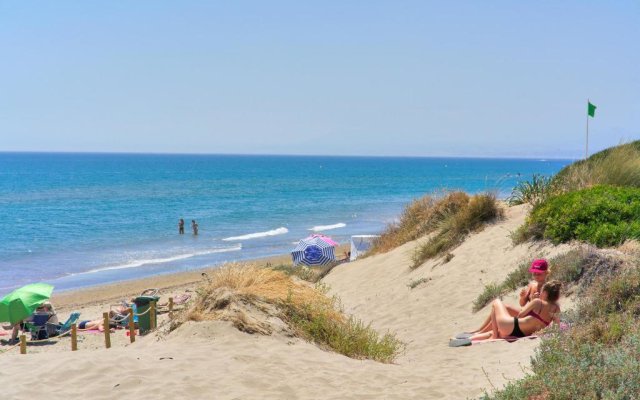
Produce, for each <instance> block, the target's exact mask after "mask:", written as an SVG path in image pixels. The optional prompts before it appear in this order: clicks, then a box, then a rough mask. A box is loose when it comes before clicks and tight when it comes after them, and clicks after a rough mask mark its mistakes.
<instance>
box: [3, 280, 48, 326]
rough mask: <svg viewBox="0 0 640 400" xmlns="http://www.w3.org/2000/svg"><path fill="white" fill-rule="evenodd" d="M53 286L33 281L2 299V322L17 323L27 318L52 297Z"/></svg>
mask: <svg viewBox="0 0 640 400" xmlns="http://www.w3.org/2000/svg"><path fill="white" fill-rule="evenodd" d="M52 291H53V286H51V285H47V284H46V283H32V284H29V285H26V286H23V287H21V288H19V289H16V290H14V291H13V292H11V293H9V294H8V295H6V296H4V298H3V299H2V300H0V322H9V323H10V324H12V325H13V324H16V323H18V322H20V321H22V320H23V319H25V318H27V317H28V316H30V315H31V314H33V312H34V311H35V310H36V308H38V306H39V305H41V304H42V303H44V302H45V300H48V299H49V297H51V292H52Z"/></svg>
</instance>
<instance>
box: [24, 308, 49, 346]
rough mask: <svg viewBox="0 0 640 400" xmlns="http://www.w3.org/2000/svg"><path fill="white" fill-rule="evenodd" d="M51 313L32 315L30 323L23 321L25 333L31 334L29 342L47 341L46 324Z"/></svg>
mask: <svg viewBox="0 0 640 400" xmlns="http://www.w3.org/2000/svg"><path fill="white" fill-rule="evenodd" d="M51 316H52V314H51V313H34V314H33V315H32V316H31V320H30V321H25V322H24V323H23V325H22V327H23V329H24V330H25V331H28V332H31V340H43V339H49V332H48V331H47V322H48V321H49V319H50V318H51Z"/></svg>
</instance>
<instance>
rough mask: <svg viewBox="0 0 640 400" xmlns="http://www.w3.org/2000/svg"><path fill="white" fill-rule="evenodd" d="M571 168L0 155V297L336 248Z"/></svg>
mask: <svg viewBox="0 0 640 400" xmlns="http://www.w3.org/2000/svg"><path fill="white" fill-rule="evenodd" d="M570 162H571V160H544V159H480V158H477V159H476V158H407V157H328V156H267V155H265V156H256V155H250V156H249V155H171V154H93V153H92V154H89V153H0V295H3V294H6V293H8V292H10V291H11V290H13V289H14V288H16V287H19V286H22V285H24V284H27V283H31V282H47V283H50V284H53V285H54V286H55V287H56V291H64V290H71V289H78V288H84V287H89V286H93V285H99V284H105V283H113V282H118V281H123V280H130V279H137V278H143V277H148V276H152V275H159V274H168V273H175V272H181V271H188V270H192V269H198V268H202V267H205V266H212V265H221V264H223V263H225V262H231V261H244V260H250V259H256V258H262V257H267V256H273V255H281V254H285V253H287V252H289V251H291V249H293V247H295V243H296V242H297V241H298V240H300V239H302V238H304V237H306V236H309V235H310V234H313V233H320V232H321V233H324V234H326V235H329V236H331V237H332V238H333V239H334V240H336V241H337V242H339V243H349V238H350V236H351V235H355V234H377V233H380V232H381V231H383V230H384V229H385V227H386V226H387V225H389V224H391V223H393V222H394V221H396V220H397V218H398V217H399V215H400V213H401V212H402V209H403V207H404V206H405V205H406V204H407V203H408V202H410V201H412V200H413V199H415V198H418V197H421V196H423V195H425V194H429V193H435V194H442V193H444V192H446V191H449V190H464V191H467V192H469V193H478V192H484V191H492V192H495V193H496V194H497V195H498V197H501V198H505V197H507V196H508V195H509V194H510V192H511V189H512V188H513V187H514V186H515V185H516V184H517V182H518V181H520V180H524V179H530V178H531V176H532V175H533V174H542V175H548V176H549V175H552V174H554V173H556V172H557V171H559V170H560V169H561V168H562V167H564V166H565V165H567V164H569V163H570ZM180 218H183V219H184V220H185V234H184V235H180V234H178V220H179V219H180ZM192 220H196V221H197V224H198V226H199V234H198V235H197V236H194V235H193V234H192V232H191V221H192Z"/></svg>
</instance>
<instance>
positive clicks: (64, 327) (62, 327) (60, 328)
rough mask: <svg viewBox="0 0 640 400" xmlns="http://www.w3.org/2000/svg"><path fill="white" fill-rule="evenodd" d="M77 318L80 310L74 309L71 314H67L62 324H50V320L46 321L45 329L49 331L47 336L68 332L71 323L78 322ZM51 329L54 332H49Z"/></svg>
mask: <svg viewBox="0 0 640 400" xmlns="http://www.w3.org/2000/svg"><path fill="white" fill-rule="evenodd" d="M79 319H80V312H78V311H74V312H72V313H71V315H69V318H67V320H66V321H65V322H64V324H52V323H50V322H47V324H46V325H47V330H48V332H50V333H49V336H58V335H62V334H63V333H66V332H68V331H69V330H70V329H71V325H73V324H75V323H76V322H78V320H79ZM52 331H53V333H54V334H53V335H52V334H51V332H52Z"/></svg>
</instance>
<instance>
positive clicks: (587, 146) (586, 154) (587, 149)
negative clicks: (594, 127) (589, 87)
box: [584, 99, 589, 160]
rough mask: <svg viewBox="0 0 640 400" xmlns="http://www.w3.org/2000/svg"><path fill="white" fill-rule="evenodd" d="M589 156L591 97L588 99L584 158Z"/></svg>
mask: <svg viewBox="0 0 640 400" xmlns="http://www.w3.org/2000/svg"><path fill="white" fill-rule="evenodd" d="M587 158H589V99H587V143H586V146H585V149H584V159H585V160H586V159H587Z"/></svg>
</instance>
